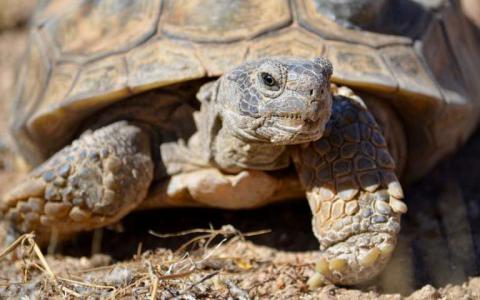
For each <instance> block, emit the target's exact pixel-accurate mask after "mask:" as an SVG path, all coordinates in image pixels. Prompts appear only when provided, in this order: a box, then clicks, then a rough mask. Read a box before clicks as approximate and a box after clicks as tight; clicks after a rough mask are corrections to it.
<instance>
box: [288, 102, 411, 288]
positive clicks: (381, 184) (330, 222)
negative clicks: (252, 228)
mask: <svg viewBox="0 0 480 300" xmlns="http://www.w3.org/2000/svg"><path fill="white" fill-rule="evenodd" d="M332 109H333V112H332V118H331V120H330V121H329V123H328V124H327V129H326V130H325V134H324V136H323V137H322V138H321V139H320V140H318V141H315V142H312V143H309V144H307V145H303V146H297V147H296V148H295V149H294V150H293V159H294V162H295V165H296V167H297V170H298V173H299V175H300V180H301V181H302V184H303V185H304V186H305V188H306V191H307V198H308V201H309V204H310V207H311V210H312V212H313V220H312V225H313V231H314V233H315V236H316V237H317V238H318V240H319V241H320V250H321V252H322V257H321V259H320V261H319V262H318V264H317V268H316V269H317V272H318V273H320V275H318V274H317V275H316V276H317V277H321V278H325V279H326V280H328V281H331V282H333V283H336V284H347V285H351V284H357V283H360V282H363V281H365V280H368V279H370V278H372V277H374V276H376V275H377V274H378V273H380V271H381V270H382V269H383V268H384V266H385V265H386V263H387V262H388V260H389V258H390V257H391V255H392V252H393V250H394V248H395V245H396V240H397V234H398V232H399V230H400V216H401V214H402V213H405V212H406V210H407V207H406V205H405V204H404V203H403V202H402V201H401V199H402V198H403V192H402V188H401V186H400V184H399V182H398V180H397V177H396V176H395V163H394V161H393V159H392V157H391V155H390V153H389V151H388V149H387V144H386V142H385V139H384V138H383V136H382V134H381V131H380V128H379V127H378V125H377V123H376V122H375V120H374V118H373V117H372V115H371V114H370V113H369V112H368V111H367V110H366V109H365V108H364V107H363V104H361V103H359V101H358V100H353V99H350V98H346V97H335V98H334V102H333V107H332Z"/></svg>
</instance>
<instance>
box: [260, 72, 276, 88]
mask: <svg viewBox="0 0 480 300" xmlns="http://www.w3.org/2000/svg"><path fill="white" fill-rule="evenodd" d="M260 77H261V78H262V81H263V83H265V85H266V86H275V85H277V81H276V80H275V78H273V76H272V75H270V74H268V73H265V72H262V73H261V74H260Z"/></svg>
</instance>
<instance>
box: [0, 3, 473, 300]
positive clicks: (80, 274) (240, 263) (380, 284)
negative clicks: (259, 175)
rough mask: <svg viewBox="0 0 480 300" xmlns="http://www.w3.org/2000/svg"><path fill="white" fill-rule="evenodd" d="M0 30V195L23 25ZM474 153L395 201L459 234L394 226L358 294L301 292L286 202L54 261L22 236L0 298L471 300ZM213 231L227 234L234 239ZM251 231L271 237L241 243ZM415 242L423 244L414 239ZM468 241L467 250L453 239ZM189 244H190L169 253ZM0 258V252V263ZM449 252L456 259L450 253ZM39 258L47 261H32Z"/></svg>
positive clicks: (80, 249)
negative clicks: (387, 252)
mask: <svg viewBox="0 0 480 300" xmlns="http://www.w3.org/2000/svg"><path fill="white" fill-rule="evenodd" d="M16 1H18V0H16ZM20 1H22V0H20ZM7 2H10V1H7ZM2 4H3V3H2V2H0V10H1V9H2ZM20 16H21V17H22V16H23V11H21V14H20ZM22 18H23V17H22ZM1 19H2V14H1V13H0V24H2V22H4V21H1ZM5 22H6V23H8V24H9V25H8V26H6V27H9V29H8V30H3V31H1V32H0V95H1V98H0V99H1V101H0V194H1V193H2V192H4V191H5V190H7V189H8V188H9V187H10V186H11V185H12V184H14V182H15V181H16V180H18V178H19V177H21V174H19V172H18V171H15V166H16V164H15V163H14V160H13V156H12V154H11V151H10V150H9V149H10V148H9V147H8V145H10V144H11V141H10V139H9V137H8V135H7V130H6V128H7V127H6V120H7V119H8V117H9V101H10V99H11V97H12V94H13V89H12V86H13V84H14V81H15V72H16V66H17V65H18V63H19V59H20V56H21V55H20V54H21V49H23V48H24V47H25V39H26V32H25V30H24V29H23V28H22V27H18V26H14V25H15V24H18V23H20V24H21V23H23V21H8V22H7V21H5ZM1 26H3V25H0V27H1ZM479 151H480V134H477V135H476V136H475V137H474V138H473V139H472V141H470V143H469V144H468V145H467V146H466V147H465V149H463V150H461V151H460V153H458V154H457V155H456V156H455V157H453V158H451V159H450V160H448V161H447V162H445V163H443V164H442V165H441V166H439V167H438V168H437V169H436V170H435V171H434V172H432V174H430V175H429V176H428V177H427V179H425V180H424V181H422V182H420V183H418V184H416V185H414V186H411V187H410V188H409V189H408V190H407V198H410V201H411V202H410V203H409V206H410V207H411V208H412V207H413V210H414V211H422V209H425V210H426V211H429V210H430V209H429V207H426V208H422V205H424V206H425V205H430V203H431V201H430V200H428V199H426V198H424V196H425V195H430V194H432V192H435V193H434V194H435V195H436V196H438V197H437V198H442V199H443V198H445V199H446V200H445V201H444V202H443V203H446V204H444V206H441V205H440V206H438V207H435V210H436V214H437V215H438V216H440V219H442V220H443V221H442V222H443V223H442V222H441V223H442V224H444V225H445V224H446V223H445V222H447V224H448V222H450V223H454V222H456V221H458V223H462V222H461V219H462V218H463V219H465V216H466V215H468V217H469V219H470V223H469V226H470V227H469V229H468V230H467V231H465V230H464V227H458V226H457V227H458V228H457V227H455V228H457V229H458V231H453V232H446V233H443V235H442V236H446V237H447V243H446V244H445V243H443V244H442V243H440V242H438V241H439V239H436V235H435V232H436V231H439V230H437V229H436V227H435V228H434V227H429V228H427V229H425V228H423V227H422V226H423V225H422V224H423V223H422V222H419V221H418V219H417V217H418V218H421V219H422V220H423V219H424V218H429V217H430V215H429V214H425V213H424V214H421V213H420V214H418V216H417V215H414V214H413V213H412V215H410V216H407V217H406V220H405V226H404V231H403V233H402V237H401V239H400V250H398V251H397V252H398V253H397V254H396V256H395V257H394V259H393V261H392V263H391V265H390V266H389V268H388V269H387V271H386V272H385V273H384V274H383V275H382V276H381V277H380V278H379V279H378V280H376V281H374V282H371V283H368V284H366V285H364V286H361V287H357V288H342V287H334V286H326V287H323V288H320V289H317V290H314V291H311V290H309V289H308V286H307V285H306V280H307V279H308V278H309V276H310V275H311V274H312V270H313V266H314V262H315V258H316V257H317V255H318V253H316V252H315V251H314V250H315V249H317V247H318V244H317V242H316V241H315V239H314V238H313V236H312V233H311V231H310V225H309V216H308V215H309V211H308V207H307V205H306V203H305V202H298V203H287V204H281V205H276V206H271V207H267V208H264V209H260V210H256V211H241V212H225V211H219V210H212V209H199V210H191V209H188V210H178V209H172V210H166V211H162V212H144V213H136V214H132V215H130V216H128V217H127V218H126V219H125V220H124V221H123V222H122V224H119V225H118V226H116V227H115V228H111V229H106V230H99V231H96V232H95V233H93V234H84V235H81V236H79V237H78V238H76V239H74V240H73V241H70V242H69V243H66V244H63V245H57V246H56V248H55V249H53V247H50V249H41V250H40V249H37V248H36V247H35V246H34V243H33V242H32V239H31V237H29V236H25V237H24V238H23V239H22V240H19V241H18V243H17V244H14V245H13V247H12V248H10V249H7V250H9V253H8V254H6V255H3V253H1V252H0V298H1V299H3V298H7V299H19V298H21V297H23V296H27V297H26V298H22V299H37V298H45V299H47V298H48V299H56V298H58V299H63V298H67V299H78V298H82V299H97V298H111V299H136V298H139V299H153V298H154V297H153V296H154V295H155V296H156V298H157V299H171V298H175V299H197V298H207V299H226V298H231V299H249V298H254V299H255V298H257V299H272V298H275V299H318V298H321V299H337V298H338V299H371V298H380V299H402V298H403V297H406V299H480V278H479V277H472V276H478V275H479V273H478V270H479V268H478V264H479V260H478V257H480V255H479V254H480V253H479V249H480V245H479V243H480V239H479V238H478V237H479V232H478V231H479V229H478V228H480V223H479V222H480V221H479V220H480V219H479V218H478V210H479V209H478V207H479V200H480V199H479V197H478V192H479V187H478V186H477V181H478V176H477V175H479V176H480V174H476V173H475V172H474V171H473V170H476V169H479V170H480V161H479V159H478V158H477V155H476V153H479ZM472 165H473V166H472ZM477 173H478V172H477ZM464 174H468V176H465V175H464ZM455 195H456V196H458V195H460V196H459V197H460V198H461V201H462V203H466V204H465V205H467V207H468V208H467V212H465V208H464V206H462V205H459V207H460V208H461V209H463V210H461V209H460V210H456V206H455V203H456V202H452V201H453V200H451V199H456V198H455ZM425 199H426V200H425ZM442 199H441V200H442ZM423 200H425V201H423ZM422 203H423V204H422ZM452 203H453V205H452V206H450V207H449V206H448V205H449V204H452ZM417 206H418V210H417ZM445 206H447V207H445ZM453 206H455V207H453ZM475 210H477V211H475ZM409 213H410V212H409ZM445 213H447V214H448V215H451V218H450V219H449V218H448V216H447V217H445ZM462 213H463V215H462ZM438 216H436V218H439V217H438ZM445 220H447V221H445ZM452 220H453V221H452ZM209 224H211V226H212V228H216V230H205V231H202V232H197V233H188V234H185V235H181V236H172V237H158V236H154V235H152V234H149V230H150V229H152V230H155V231H157V232H162V233H167V232H179V231H181V230H189V229H193V228H208V227H209ZM225 224H233V225H234V226H235V228H239V229H240V230H241V231H242V232H244V234H243V235H242V234H240V233H239V232H238V231H237V230H235V229H234V228H233V227H231V226H225ZM429 224H430V223H429ZM462 228H463V229H462ZM261 229H271V232H263V233H262V232H254V233H253V234H252V236H249V234H248V232H250V231H258V230H261ZM422 230H424V231H422ZM440 231H441V230H440ZM447 231H448V230H447ZM0 235H2V234H1V233H0ZM425 236H427V237H428V238H426V239H422V238H424V237H425ZM452 236H453V237H454V238H453V239H452ZM472 236H473V240H472V241H471V240H470V239H466V238H465V239H463V238H464V237H468V238H470V237H472ZM195 237H197V238H196V240H194V241H195V242H194V243H192V244H187V245H186V246H185V247H184V248H180V249H179V247H181V246H182V245H185V244H186V243H188V241H190V240H191V239H192V238H195ZM245 239H246V240H245ZM462 239H463V240H462ZM466 240H468V241H470V242H465V241H466ZM452 241H453V242H452ZM10 242H13V241H10ZM409 245H413V246H411V247H410V246H409ZM457 246H458V247H457ZM6 247H7V245H1V248H0V251H1V249H5V248H6ZM454 248H455V249H456V248H459V249H457V250H458V251H454V250H451V249H454ZM177 249H179V251H175V250H177ZM405 249H406V250H405ZM182 250H188V251H187V252H185V251H182ZM447 250H448V251H447ZM442 251H443V252H442ZM445 251H446V252H448V253H446V254H445V253H444V252H445ZM47 252H49V253H51V254H49V255H46V254H45V256H44V254H42V253H47ZM92 253H94V254H92ZM186 253H188V255H187V254H186ZM405 253H407V254H405ZM412 253H413V254H412ZM418 253H420V254H418ZM422 253H423V254H422ZM444 258H448V259H449V261H448V263H445V261H444V260H443V259H444ZM412 261H413V263H412ZM418 261H420V263H418ZM409 265H413V267H412V266H409ZM432 285H433V286H435V287H433V286H432Z"/></svg>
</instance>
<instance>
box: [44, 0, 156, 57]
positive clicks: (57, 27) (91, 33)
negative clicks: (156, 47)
mask: <svg viewBox="0 0 480 300" xmlns="http://www.w3.org/2000/svg"><path fill="white" fill-rule="evenodd" d="M56 3H58V1H54V2H53V3H52V5H55V4H56ZM160 5H161V0H135V1H132V0H105V1H89V0H82V2H81V4H80V6H79V7H75V5H73V6H74V9H65V8H64V7H62V8H64V9H63V10H64V12H63V13H62V14H60V15H57V16H56V17H53V18H50V19H47V20H45V22H44V24H42V26H41V28H42V29H41V30H42V31H43V32H44V33H45V34H46V35H47V36H49V38H51V40H52V41H53V43H54V44H55V46H56V47H57V50H58V51H59V52H60V53H61V55H62V59H67V60H68V59H70V60H72V59H76V60H91V59H93V58H96V57H99V56H102V55H108V54H110V53H112V52H120V51H124V50H126V49H129V48H131V47H133V46H135V45H137V44H138V43H140V42H142V41H144V40H146V39H147V38H148V37H149V36H152V35H153V34H154V33H155V31H156V26H157V23H158V17H159V14H160ZM46 10H48V7H47V8H46Z"/></svg>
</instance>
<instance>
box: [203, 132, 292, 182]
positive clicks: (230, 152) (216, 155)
mask: <svg viewBox="0 0 480 300" xmlns="http://www.w3.org/2000/svg"><path fill="white" fill-rule="evenodd" d="M212 146H213V147H212V154H213V156H212V158H213V161H214V163H215V164H216V165H217V166H218V167H219V168H220V169H222V170H224V171H226V172H234V173H236V172H239V171H241V170H243V169H254V170H264V171H269V170H278V169H283V168H286V167H287V166H288V165H289V163H290V160H289V154H288V151H287V148H286V146H283V145H272V144H270V143H255V142H247V141H243V140H241V139H239V138H237V137H235V136H234V135H232V134H231V133H230V132H229V130H228V129H227V128H225V127H222V128H221V129H220V130H219V131H218V134H217V135H216V137H215V140H214V142H213V144H212Z"/></svg>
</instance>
